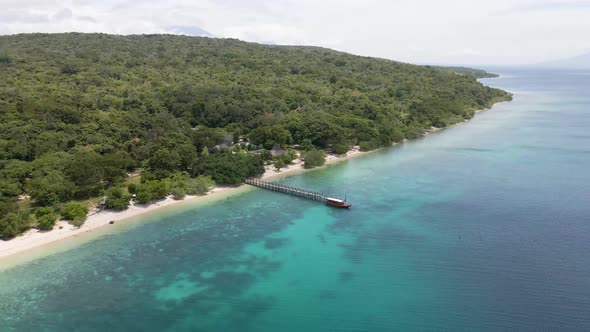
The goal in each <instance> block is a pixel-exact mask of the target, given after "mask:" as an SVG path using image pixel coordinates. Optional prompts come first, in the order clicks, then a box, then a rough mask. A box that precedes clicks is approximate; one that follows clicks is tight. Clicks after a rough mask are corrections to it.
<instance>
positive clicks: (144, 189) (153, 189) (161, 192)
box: [136, 180, 170, 204]
mask: <svg viewBox="0 0 590 332" xmlns="http://www.w3.org/2000/svg"><path fill="white" fill-rule="evenodd" d="M136 191H137V197H136V199H137V202H139V203H141V204H146V203H149V202H151V201H153V200H156V199H160V198H164V197H166V195H168V193H169V192H170V182H169V181H168V180H153V181H147V182H145V183H142V184H139V185H137V187H136Z"/></svg>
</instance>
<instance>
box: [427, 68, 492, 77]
mask: <svg viewBox="0 0 590 332" xmlns="http://www.w3.org/2000/svg"><path fill="white" fill-rule="evenodd" d="M432 67H434V68H437V69H441V70H445V71H450V72H453V73H457V74H461V75H472V76H474V77H475V78H494V77H498V76H499V75H498V74H494V73H488V72H487V71H485V70H482V69H475V68H469V67H452V66H451V67H446V66H432Z"/></svg>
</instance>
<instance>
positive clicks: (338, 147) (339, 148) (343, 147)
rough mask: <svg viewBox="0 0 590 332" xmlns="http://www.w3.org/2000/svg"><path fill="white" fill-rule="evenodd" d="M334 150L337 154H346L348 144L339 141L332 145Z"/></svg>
mask: <svg viewBox="0 0 590 332" xmlns="http://www.w3.org/2000/svg"><path fill="white" fill-rule="evenodd" d="M332 151H333V152H334V153H335V154H345V153H347V152H348V144H344V143H338V144H335V145H334V146H333V147H332Z"/></svg>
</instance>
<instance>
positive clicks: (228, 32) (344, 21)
mask: <svg viewBox="0 0 590 332" xmlns="http://www.w3.org/2000/svg"><path fill="white" fill-rule="evenodd" d="M71 31H77V32H104V33H114V34H142V33H146V34H151V33H173V34H188V35H205V36H215V37H223V38H238V39H241V40H245V41H251V42H258V43H272V44H288V45H294V44H297V45H314V46H323V47H328V48H333V49H336V50H340V51H345V52H350V53H353V54H359V55H366V56H374V57H381V58H387V59H393V60H398V61H404V62H411V63H419V64H426V63H429V64H462V65H472V64H488V65H490V64H531V63H539V62H544V61H548V60H553V59H559V58H567V57H571V56H575V55H578V54H582V53H586V52H589V51H590V0H486V1H482V0H390V1H385V0H379V1H378V0H354V1H349V0H245V1H240V0H217V1H214V0H166V1H161V0H135V1H133V0H0V34H1V35H6V34H15V33H29V32H71Z"/></svg>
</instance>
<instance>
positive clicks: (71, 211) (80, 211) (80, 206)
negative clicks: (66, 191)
mask: <svg viewBox="0 0 590 332" xmlns="http://www.w3.org/2000/svg"><path fill="white" fill-rule="evenodd" d="M60 215H61V217H62V218H63V219H65V220H68V221H69V222H70V224H72V225H74V226H78V227H80V226H82V224H84V222H85V221H86V217H87V216H88V207H87V206H86V204H84V203H81V202H75V201H71V202H68V203H66V204H65V205H64V206H63V207H62V208H61V211H60Z"/></svg>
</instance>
